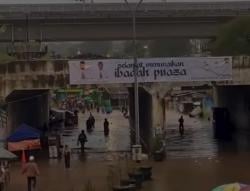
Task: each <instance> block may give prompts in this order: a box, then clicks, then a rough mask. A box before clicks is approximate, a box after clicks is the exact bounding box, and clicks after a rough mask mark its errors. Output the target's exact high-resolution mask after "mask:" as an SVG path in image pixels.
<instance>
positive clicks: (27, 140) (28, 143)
mask: <svg viewBox="0 0 250 191" xmlns="http://www.w3.org/2000/svg"><path fill="white" fill-rule="evenodd" d="M40 135H41V133H40V131H39V130H37V129H35V128H32V127H30V126H29V125H27V124H22V125H20V126H19V127H18V128H17V130H16V131H15V132H14V133H13V134H12V135H10V136H9V137H8V139H7V141H8V150H9V151H23V150H36V149H40V148H41V143H40Z"/></svg>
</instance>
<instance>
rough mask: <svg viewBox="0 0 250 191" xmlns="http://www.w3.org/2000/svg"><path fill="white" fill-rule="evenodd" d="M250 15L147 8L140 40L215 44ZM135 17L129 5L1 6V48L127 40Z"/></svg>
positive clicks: (238, 4) (141, 15) (222, 8)
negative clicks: (227, 27) (229, 25)
mask: <svg viewBox="0 0 250 191" xmlns="http://www.w3.org/2000/svg"><path fill="white" fill-rule="evenodd" d="M134 6H135V4H131V7H132V8H133V7H134ZM249 15H250V2H249V1H235V2H202V3H201V2H192V3H191V2H190V3H188V2H185V3H184V2H182V3H174V2H170V3H143V4H142V5H141V6H140V7H139V9H138V12H137V14H136V17H137V36H138V39H156V38H168V37H171V38H172V37H185V38H213V37H215V36H216V32H217V30H218V28H219V27H220V26H221V25H222V24H224V23H226V22H228V21H230V20H232V19H233V18H235V17H238V16H249ZM131 17H132V14H131V11H130V9H129V7H128V6H127V5H126V4H125V3H98V4H87V3H85V4H84V3H67V4H14V5H13V4H0V24H1V27H0V42H10V41H24V40H26V39H27V38H29V39H30V40H36V41H86V40H127V39H131V38H132V23H131V21H132V18H131Z"/></svg>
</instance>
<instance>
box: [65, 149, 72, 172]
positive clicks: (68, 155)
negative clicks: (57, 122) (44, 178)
mask: <svg viewBox="0 0 250 191" xmlns="http://www.w3.org/2000/svg"><path fill="white" fill-rule="evenodd" d="M70 155H71V153H70V149H69V146H68V145H65V146H64V162H65V168H67V169H68V168H70V157H71V156H70Z"/></svg>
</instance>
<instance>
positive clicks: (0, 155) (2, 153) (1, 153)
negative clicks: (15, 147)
mask: <svg viewBox="0 0 250 191" xmlns="http://www.w3.org/2000/svg"><path fill="white" fill-rule="evenodd" d="M15 159H17V156H16V155H15V154H13V153H12V152H9V151H8V150H6V149H4V148H0V161H10V160H15Z"/></svg>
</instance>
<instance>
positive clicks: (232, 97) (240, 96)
mask: <svg viewBox="0 0 250 191" xmlns="http://www.w3.org/2000/svg"><path fill="white" fill-rule="evenodd" d="M249 97H250V86H216V87H215V88H214V99H215V101H216V102H215V103H216V105H215V106H216V107H225V108H227V109H228V110H229V113H230V118H231V122H232V124H233V126H234V127H235V128H236V129H238V130H247V129H248V130H250V118H249V116H250V99H249Z"/></svg>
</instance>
